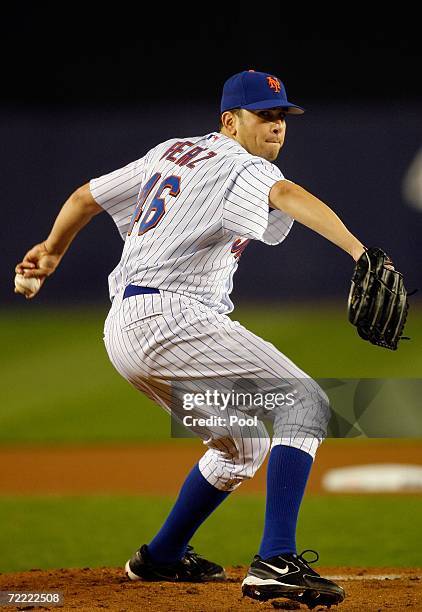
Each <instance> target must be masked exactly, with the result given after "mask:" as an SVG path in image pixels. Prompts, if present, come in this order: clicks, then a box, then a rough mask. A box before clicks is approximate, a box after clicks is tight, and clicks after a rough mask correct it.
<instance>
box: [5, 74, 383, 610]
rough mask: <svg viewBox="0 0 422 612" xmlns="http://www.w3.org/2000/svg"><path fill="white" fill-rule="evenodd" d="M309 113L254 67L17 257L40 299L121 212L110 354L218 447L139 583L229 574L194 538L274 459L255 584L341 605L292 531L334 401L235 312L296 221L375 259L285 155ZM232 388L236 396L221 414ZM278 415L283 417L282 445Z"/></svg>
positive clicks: (140, 557)
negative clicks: (246, 259) (294, 173)
mask: <svg viewBox="0 0 422 612" xmlns="http://www.w3.org/2000/svg"><path fill="white" fill-rule="evenodd" d="M303 112H304V111H303V109H302V108H300V107H299V106H297V105H295V104H292V103H291V102H289V101H288V99H287V95H286V90H285V87H284V85H283V83H282V82H281V81H280V79H278V78H277V77H275V76H273V75H271V74H266V73H263V72H255V71H244V72H241V73H239V74H236V75H234V76H232V77H231V78H229V79H228V80H227V81H226V83H225V85H224V89H223V94H222V99H221V125H220V131H219V132H212V133H209V134H205V135H202V136H192V137H188V138H172V139H170V140H168V141H167V142H163V143H160V144H158V145H157V146H156V147H154V148H153V149H151V150H150V151H148V152H146V153H145V155H143V157H140V158H139V159H138V160H136V161H134V162H132V163H130V164H128V165H127V166H125V167H124V168H121V169H118V170H115V171H114V172H111V173H109V174H106V175H104V176H100V177H99V178H94V179H92V180H91V181H90V182H89V183H88V184H86V185H83V186H82V187H80V188H79V189H77V190H76V191H75V192H74V193H73V194H72V195H71V196H70V197H69V199H68V200H67V201H66V202H65V204H64V205H63V207H62V208H61V210H60V212H59V214H58V216H57V218H56V220H55V222H54V225H53V227H52V229H51V232H50V234H49V235H48V237H47V238H46V239H45V240H44V241H43V242H41V243H39V244H37V245H35V246H34V247H33V248H32V249H31V250H29V251H28V252H27V254H26V255H25V257H24V258H23V260H22V261H21V262H20V263H19V264H18V265H17V266H16V272H17V274H19V275H22V276H23V279H24V280H25V279H34V278H35V279H39V281H40V283H38V284H37V285H32V288H31V289H28V291H27V292H26V297H28V298H32V297H34V296H35V295H36V292H37V291H38V290H39V286H42V285H43V283H44V282H45V280H46V279H47V278H48V277H49V276H50V275H51V274H53V273H54V272H55V270H56V269H57V267H58V265H59V264H60V261H61V259H62V257H63V256H64V254H65V252H66V250H67V249H68V248H69V246H70V244H71V242H72V240H73V239H74V237H75V236H76V234H77V233H78V232H79V231H80V230H81V229H82V228H83V227H84V226H85V225H86V224H87V223H88V222H89V221H91V219H92V218H93V217H94V216H95V215H97V214H99V213H102V212H104V211H106V212H107V213H108V214H110V215H111V216H112V218H113V220H114V222H115V224H116V226H117V228H118V231H119V233H120V235H121V237H122V239H123V241H124V245H123V251H122V256H121V259H120V261H119V263H118V265H117V266H116V268H115V269H114V270H113V272H112V273H111V274H110V277H109V289H110V298H111V301H112V303H111V309H110V312H109V314H108V316H107V319H106V322H105V326H104V342H105V346H106V349H107V352H108V355H109V357H110V360H111V362H112V363H113V365H114V366H115V368H116V369H117V371H118V372H119V373H120V374H121V375H122V376H123V377H124V378H126V380H127V381H128V382H129V383H131V384H132V385H133V386H134V387H136V388H137V389H138V390H139V391H141V392H142V393H144V394H146V395H147V396H148V397H149V398H151V399H153V400H154V401H155V402H156V403H157V404H159V405H160V406H162V407H163V408H164V409H165V410H167V411H168V412H169V413H171V414H172V416H173V418H175V419H176V420H177V421H179V422H182V423H183V424H184V425H185V426H187V427H189V428H190V429H191V430H192V431H194V432H195V434H197V435H198V436H199V437H200V438H201V439H202V440H203V442H204V444H205V445H206V447H207V450H206V452H205V454H204V455H203V457H202V458H201V460H200V461H199V462H198V464H197V465H195V466H194V467H193V469H192V471H191V472H190V473H189V475H188V476H187V478H186V481H185V483H184V484H183V486H182V488H181V491H180V494H179V497H178V498H177V500H176V502H175V505H174V507H173V508H172V510H171V512H170V514H169V516H168V517H167V519H166V521H165V523H164V524H163V526H162V527H161V529H160V531H159V532H158V533H157V534H155V536H154V537H153V538H152V539H151V540H150V542H149V543H148V544H144V545H142V546H141V548H140V549H139V550H137V551H136V552H135V554H134V555H133V556H132V558H131V559H130V560H129V561H128V562H127V563H126V568H125V569H126V574H127V576H128V577H129V578H130V579H131V580H166V581H209V580H216V581H217V580H224V578H225V572H224V569H223V567H222V566H221V565H218V564H217V563H214V562H211V561H209V560H206V559H204V558H203V557H201V556H199V555H198V554H197V553H196V552H195V551H194V550H193V548H192V547H191V546H190V545H189V542H190V540H191V538H192V536H193V535H194V533H195V532H196V530H197V529H198V528H199V526H200V525H201V524H202V523H203V522H204V521H205V519H206V518H207V517H208V516H209V515H210V514H211V513H212V512H213V511H214V510H215V509H216V508H217V506H218V505H219V504H220V503H222V502H223V501H224V500H225V499H226V497H228V496H229V495H230V494H231V493H232V492H233V491H234V490H235V489H236V488H237V487H239V486H240V485H241V484H242V482H243V481H244V480H245V479H249V478H252V477H253V476H254V474H255V472H256V471H257V470H258V469H259V467H260V466H261V465H262V463H263V461H264V459H265V457H266V455H267V454H268V453H270V456H269V463H268V477H267V483H268V485H267V499H266V511H265V528H264V533H263V536H262V541H261V545H260V549H259V551H258V554H257V555H256V556H255V557H254V558H253V561H252V562H251V565H250V568H249V570H248V572H247V575H246V577H245V579H244V581H243V584H242V590H243V594H244V595H246V596H248V597H252V598H255V599H258V600H267V599H271V598H276V597H277V598H278V597H285V598H289V599H293V600H296V601H299V602H301V603H304V604H307V605H308V606H309V607H314V606H316V605H327V606H329V605H332V604H336V603H339V602H341V601H342V600H343V599H344V591H343V589H342V588H341V587H340V586H338V585H337V584H335V583H334V582H333V581H331V580H327V579H325V578H322V577H321V576H320V575H319V574H318V573H317V572H316V571H314V570H313V569H312V568H311V567H310V565H309V564H310V563H312V562H313V561H315V560H317V555H315V558H314V559H310V558H309V557H307V558H305V556H304V554H298V552H297V550H296V540H295V533H296V523H297V518H298V513H299V507H300V504H301V501H302V497H303V494H304V491H305V486H306V482H307V480H308V476H309V473H310V470H311V466H312V463H313V460H314V458H315V454H316V451H317V449H318V447H319V445H320V444H321V442H322V441H323V439H324V436H325V435H326V428H327V423H328V420H329V415H330V413H329V406H328V399H327V396H326V394H325V393H324V391H323V390H322V389H321V388H320V387H319V386H318V385H317V384H316V382H315V381H313V380H312V378H310V377H309V376H308V375H307V374H306V373H305V372H303V371H302V370H301V369H300V368H299V367H298V366H296V365H295V364H294V363H292V361H290V359H289V358H288V357H286V356H285V355H284V354H283V353H281V352H280V351H279V350H278V349H277V348H276V347H275V346H273V345H272V344H271V343H270V342H266V341H264V340H263V339H261V338H259V337H258V336H256V335H255V334H253V333H251V332H250V331H248V330H247V329H246V328H245V327H243V326H242V325H241V324H240V323H238V322H236V321H233V320H232V319H230V318H229V317H228V316H227V315H228V313H230V312H231V311H232V309H233V304H232V302H231V300H230V292H231V290H232V286H233V274H234V272H235V271H236V268H237V266H238V263H239V258H240V256H241V254H242V251H243V250H244V249H245V248H246V246H247V244H248V242H249V241H250V240H260V241H262V242H264V243H265V244H268V245H277V244H280V243H281V242H282V241H283V240H284V239H285V238H286V237H287V235H288V233H289V231H290V229H291V227H292V224H293V221H294V220H296V221H298V222H299V223H302V224H304V225H305V226H307V227H308V228H310V229H312V230H314V231H315V232H317V233H319V234H321V235H322V236H324V237H325V238H326V239H327V240H329V241H331V242H333V243H334V244H335V245H337V246H338V247H340V249H343V250H344V251H345V252H346V253H348V254H349V255H350V256H351V257H352V258H353V259H354V260H355V261H358V260H359V261H361V262H362V257H363V258H365V256H366V252H367V251H366V249H365V247H364V246H363V245H362V244H361V242H360V241H359V240H358V239H357V238H356V237H355V236H354V235H353V234H351V233H350V231H349V230H348V229H347V228H346V227H345V226H344V225H343V223H342V222H341V220H340V219H339V217H338V216H337V215H336V214H335V213H334V212H333V211H332V210H331V209H330V208H329V207H328V206H327V205H325V204H324V203H323V202H322V201H321V200H319V199H318V198H316V197H315V196H313V195H311V194H310V193H309V192H308V191H306V190H305V189H303V188H302V187H300V186H299V185H297V184H295V183H293V182H291V181H289V180H287V179H286V178H285V177H284V176H283V174H282V173H281V171H280V170H279V169H278V167H277V166H275V165H274V164H273V163H272V162H273V161H274V160H275V159H276V158H277V156H278V154H279V152H280V149H281V147H282V146H283V143H284V138H285V133H286V115H300V114H302V113H303ZM390 264H391V262H390ZM390 269H391V266H390ZM355 280H356V279H355ZM28 282H29V280H28ZM17 291H20V292H22V290H21V289H17ZM354 306H356V300H355V302H354ZM245 381H246V382H247V381H249V382H251V381H252V383H253V385H254V388H255V390H256V389H258V390H259V391H261V392H269V391H273V392H274V391H277V392H279V393H280V394H283V397H284V398H288V397H291V398H295V397H296V396H295V395H294V394H295V392H297V390H298V389H300V393H299V396H300V397H298V399H297V401H293V399H292V401H291V402H287V401H286V402H285V403H284V404H283V403H281V404H280V405H275V406H273V407H272V408H271V410H270V409H268V408H267V407H265V406H259V407H257V406H256V405H252V402H251V401H249V403H248V402H246V403H243V404H237V403H236V402H234V400H233V397H234V395H233V388H234V387H233V385H237V388H238V389H239V388H240V389H241V390H242V391H245V384H246V383H245ZM207 391H209V394H208V395H206V392H207ZM217 391H218V393H219V394H220V395H218V394H217V395H216V392H217ZM224 392H227V393H228V392H231V395H230V398H231V400H230V402H229V403H228V402H226V405H225V409H222V403H221V402H220V401H219V399H220V397H222V396H224V397H228V395H227V393H226V395H224ZM187 395H188V396H189V400H190V402H189V404H187V402H186V397H187ZM245 396H247V394H246V393H244V394H243V397H245ZM204 397H205V398H208V401H203V398H204ZM248 397H249V396H248ZM199 398H200V399H199ZM187 406H188V407H187ZM223 408H224V406H223ZM242 419H243V420H242ZM265 419H270V420H271V421H272V425H273V431H274V436H273V438H272V440H270V438H269V434H268V431H267V428H266V426H265V423H264V421H265Z"/></svg>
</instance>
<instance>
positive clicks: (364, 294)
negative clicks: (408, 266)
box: [348, 247, 409, 351]
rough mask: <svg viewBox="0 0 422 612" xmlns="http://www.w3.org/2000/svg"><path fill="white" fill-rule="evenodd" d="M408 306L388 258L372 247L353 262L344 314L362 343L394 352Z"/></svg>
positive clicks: (402, 287)
mask: <svg viewBox="0 0 422 612" xmlns="http://www.w3.org/2000/svg"><path fill="white" fill-rule="evenodd" d="M408 310H409V302H408V300H407V291H406V289H405V287H404V284H403V276H402V275H401V274H400V272H397V270H395V269H394V267H393V264H392V262H391V260H390V258H389V257H388V256H387V255H386V254H385V253H384V251H382V250H381V249H378V248H376V247H371V248H369V249H367V250H366V251H365V253H363V255H362V256H361V257H360V258H359V259H358V261H357V262H356V267H355V271H354V273H353V277H352V286H351V288H350V294H349V302H348V314H349V321H350V323H352V325H355V326H356V327H357V330H358V334H359V336H360V337H361V338H363V339H364V340H368V341H369V342H372V344H377V345H378V346H383V347H384V348H388V349H391V350H393V351H395V350H396V349H397V345H398V343H399V340H400V338H403V336H402V334H403V329H404V324H405V322H406V317H407V312H408Z"/></svg>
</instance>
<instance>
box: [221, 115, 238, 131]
mask: <svg viewBox="0 0 422 612" xmlns="http://www.w3.org/2000/svg"><path fill="white" fill-rule="evenodd" d="M221 125H222V127H223V128H224V129H225V130H227V132H229V134H230V135H231V136H236V133H237V116H236V114H235V113H232V111H224V113H223V114H222V115H221Z"/></svg>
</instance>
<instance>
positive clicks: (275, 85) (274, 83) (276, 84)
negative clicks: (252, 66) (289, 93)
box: [267, 76, 280, 93]
mask: <svg viewBox="0 0 422 612" xmlns="http://www.w3.org/2000/svg"><path fill="white" fill-rule="evenodd" d="M267 81H268V85H269V86H270V89H274V91H275V93H278V92H279V91H280V81H279V80H278V79H276V78H275V77H272V76H268V77H267Z"/></svg>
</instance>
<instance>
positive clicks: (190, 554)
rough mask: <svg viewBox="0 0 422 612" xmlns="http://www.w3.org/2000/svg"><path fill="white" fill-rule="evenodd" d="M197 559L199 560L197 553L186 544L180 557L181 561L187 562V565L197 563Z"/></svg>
mask: <svg viewBox="0 0 422 612" xmlns="http://www.w3.org/2000/svg"><path fill="white" fill-rule="evenodd" d="M199 558H200V555H198V553H197V552H195V550H194V549H193V546H191V545H190V544H188V546H187V547H186V552H185V554H184V555H183V557H182V561H187V562H188V563H192V561H193V562H196V563H198V561H199Z"/></svg>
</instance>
